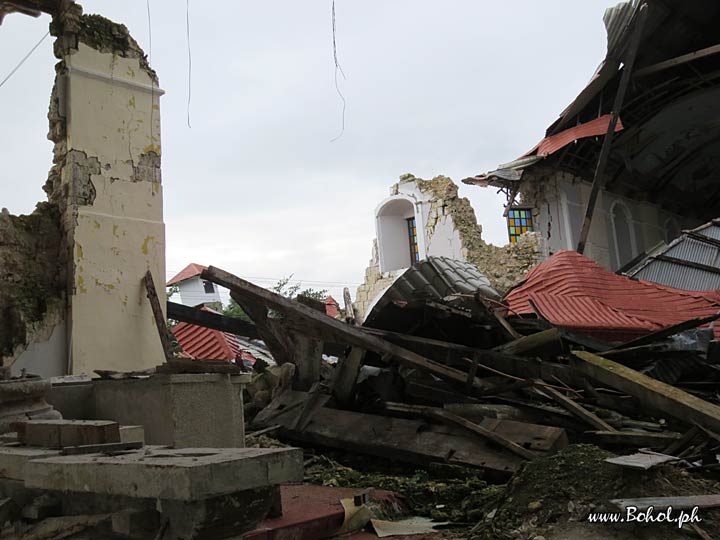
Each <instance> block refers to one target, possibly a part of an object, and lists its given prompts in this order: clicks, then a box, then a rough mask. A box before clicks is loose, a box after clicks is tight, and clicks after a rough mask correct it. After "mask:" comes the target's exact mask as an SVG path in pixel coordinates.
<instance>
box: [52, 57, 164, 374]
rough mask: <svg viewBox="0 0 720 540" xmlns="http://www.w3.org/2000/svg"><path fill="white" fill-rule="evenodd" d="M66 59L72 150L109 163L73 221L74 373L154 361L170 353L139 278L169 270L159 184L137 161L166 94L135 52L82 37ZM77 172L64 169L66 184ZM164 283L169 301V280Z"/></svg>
mask: <svg viewBox="0 0 720 540" xmlns="http://www.w3.org/2000/svg"><path fill="white" fill-rule="evenodd" d="M65 62H66V64H67V65H68V66H69V67H70V68H71V69H70V70H69V73H68V75H67V81H66V92H65V96H64V97H65V100H66V103H65V108H66V110H67V111H68V116H67V126H66V132H67V148H68V151H70V150H79V151H82V152H83V153H84V154H85V155H86V156H87V157H88V158H89V159H92V158H96V159H97V160H99V162H100V163H101V164H102V167H101V168H100V174H93V175H92V176H91V181H92V183H93V186H94V187H95V192H96V195H95V199H94V200H93V201H92V204H88V205H80V206H77V207H76V214H75V216H76V219H75V220H71V221H70V223H72V225H71V233H70V234H71V240H72V241H73V242H74V244H75V246H74V250H73V256H74V261H73V264H72V265H71V268H74V272H75V284H76V287H75V294H73V295H72V297H71V298H70V306H71V308H70V309H71V317H72V324H71V325H69V326H70V327H71V330H70V332H71V335H70V336H69V339H68V343H70V344H71V365H72V373H76V374H79V373H87V374H92V373H93V371H94V370H95V369H111V370H118V371H131V370H139V369H145V368H150V367H153V366H156V365H158V364H159V363H161V362H162V359H163V352H162V347H161V345H160V341H159V340H158V338H157V331H156V329H155V327H154V319H153V315H152V310H151V309H150V304H149V302H148V300H147V296H146V291H145V288H144V285H143V281H142V279H143V276H144V275H145V272H146V271H147V270H148V269H150V271H151V272H152V274H153V276H154V278H155V281H156V283H158V284H159V283H160V282H161V281H162V280H164V278H165V225H164V223H163V208H162V186H161V185H160V184H159V183H157V182H152V181H146V180H142V179H141V180H138V178H137V175H136V169H137V168H138V167H139V166H140V163H139V160H140V156H142V155H143V154H147V153H148V152H149V151H152V152H154V153H155V154H157V155H160V115H159V114H158V112H157V111H158V104H159V96H160V95H161V94H162V92H161V91H160V90H159V89H158V88H157V86H156V85H154V83H153V82H152V80H151V79H150V77H149V75H148V74H147V73H146V72H145V70H144V69H142V68H141V67H140V65H139V62H138V60H137V59H131V58H122V57H120V56H117V55H113V54H109V53H100V52H98V51H96V50H94V49H91V48H90V47H87V46H86V45H84V44H82V43H81V44H80V46H79V49H78V51H77V52H76V53H75V54H72V55H70V56H68V57H66V58H65ZM88 73H90V74H91V75H88ZM151 88H153V89H154V90H151ZM71 180H72V174H71V171H63V182H66V183H67V184H71ZM73 227H74V228H73ZM157 290H158V295H159V297H160V304H161V305H162V306H163V308H164V306H165V288H164V287H162V286H158V287H157Z"/></svg>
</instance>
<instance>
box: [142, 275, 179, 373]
mask: <svg viewBox="0 0 720 540" xmlns="http://www.w3.org/2000/svg"><path fill="white" fill-rule="evenodd" d="M143 281H144V283H145V289H146V290H147V297H148V300H150V308H151V309H152V314H153V318H154V319H155V326H156V327H157V331H158V334H159V336H160V343H161V344H162V348H163V352H164V353H165V360H167V359H168V358H172V356H173V347H172V344H171V342H170V336H169V333H170V332H169V331H168V328H167V324H166V323H165V316H164V315H163V312H162V307H161V305H160V299H159V298H158V294H157V290H156V289H155V282H154V281H153V277H152V273H151V272H150V270H148V271H147V273H146V274H145V277H144V278H143Z"/></svg>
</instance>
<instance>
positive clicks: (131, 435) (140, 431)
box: [120, 426, 145, 444]
mask: <svg viewBox="0 0 720 540" xmlns="http://www.w3.org/2000/svg"><path fill="white" fill-rule="evenodd" d="M120 442H123V443H131V442H141V443H143V444H144V443H145V428H143V427H142V426H120Z"/></svg>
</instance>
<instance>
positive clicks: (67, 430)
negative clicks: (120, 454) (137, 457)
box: [18, 420, 120, 448]
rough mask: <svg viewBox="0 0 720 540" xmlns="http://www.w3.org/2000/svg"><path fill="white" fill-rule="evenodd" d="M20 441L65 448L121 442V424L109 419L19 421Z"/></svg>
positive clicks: (29, 444) (33, 444)
mask: <svg viewBox="0 0 720 540" xmlns="http://www.w3.org/2000/svg"><path fill="white" fill-rule="evenodd" d="M18 437H19V439H20V442H21V443H23V444H26V445H28V446H42V447H45V448H62V447H63V446H82V445H88V444H105V443H118V442H120V427H119V426H118V424H117V422H111V421H107V420H30V421H28V422H23V423H21V424H18Z"/></svg>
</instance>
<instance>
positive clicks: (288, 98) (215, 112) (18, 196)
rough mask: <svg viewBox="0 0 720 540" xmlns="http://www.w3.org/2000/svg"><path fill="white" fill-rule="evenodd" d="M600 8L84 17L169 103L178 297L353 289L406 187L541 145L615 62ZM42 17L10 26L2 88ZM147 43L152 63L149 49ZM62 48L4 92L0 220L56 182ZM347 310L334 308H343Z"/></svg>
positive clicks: (215, 10) (477, 198) (427, 5)
mask: <svg viewBox="0 0 720 540" xmlns="http://www.w3.org/2000/svg"><path fill="white" fill-rule="evenodd" d="M614 3H615V2H612V3H611V2H610V1H609V0H583V1H578V0H545V1H543V2H539V1H537V0H505V1H503V2H497V1H492V2H491V1H488V0H480V1H478V0H472V1H471V0H463V1H461V0H449V1H445V2H440V1H435V2H429V1H419V0H364V1H357V0H356V1H351V0H336V21H337V22H336V24H337V52H338V60H339V62H340V64H341V66H342V69H343V70H344V73H345V75H346V76H347V78H346V79H345V80H343V79H342V77H340V82H339V84H340V89H341V91H342V93H343V94H344V96H345V99H346V102H347V109H346V112H345V130H344V133H343V134H342V136H341V137H340V138H339V139H338V140H336V141H334V142H332V141H331V140H332V139H333V138H335V137H337V136H338V135H339V133H340V131H341V125H342V114H341V113H342V103H341V101H340V98H339V97H338V95H337V93H336V90H335V86H334V82H333V76H334V63H333V57H332V24H331V6H332V2H331V0H322V1H321V0H306V1H297V0H294V1H287V0H284V1H282V0H280V1H275V2H247V1H230V0H225V1H216V2H212V3H207V2H200V1H198V0H190V13H189V15H190V47H191V52H192V74H191V77H190V84H191V87H192V98H191V102H190V121H191V125H192V128H188V126H187V101H188V79H189V77H188V51H187V38H186V23H185V21H186V10H185V2H182V1H179V0H174V1H171V0H150V14H151V16H150V22H151V24H150V31H149V28H148V14H147V4H146V1H145V0H125V1H122V2H107V1H104V2H103V1H100V0H86V1H85V2H83V5H84V7H85V12H86V13H101V14H102V15H104V16H106V17H108V18H111V19H113V20H115V21H117V22H122V23H124V24H126V25H127V26H128V28H129V29H130V31H131V33H132V35H133V36H134V37H135V39H136V40H137V41H138V42H139V43H140V45H141V46H142V47H143V48H144V49H145V51H146V52H148V53H149V54H150V55H151V61H152V65H153V67H154V68H155V69H156V71H157V72H158V75H159V77H160V86H161V87H162V88H163V89H164V90H165V91H166V94H165V96H164V97H163V98H162V100H161V115H162V130H163V131H162V149H163V155H162V167H163V184H164V195H165V199H164V201H165V223H166V234H167V269H168V277H171V276H172V275H173V274H174V273H176V272H177V271H179V270H180V269H181V268H183V267H184V266H185V265H186V264H187V263H190V262H197V263H201V264H213V265H215V266H219V267H221V268H224V269H226V270H229V271H231V272H233V273H236V274H238V275H240V276H243V277H249V278H252V279H253V281H256V282H258V283H260V284H263V285H268V284H271V283H273V282H274V281H275V280H276V279H277V278H280V277H282V276H286V275H289V274H294V275H295V277H296V278H300V279H301V280H303V282H304V284H305V285H307V286H313V287H316V288H329V289H331V292H332V293H333V294H334V295H336V294H338V293H339V291H341V288H342V285H343V284H344V285H349V286H350V287H351V290H352V291H353V295H354V288H355V287H356V286H357V285H358V284H360V282H361V281H362V279H363V274H364V270H365V267H366V266H367V263H368V260H369V258H370V248H371V242H372V239H373V238H374V236H375V231H374V221H373V210H374V208H375V206H376V205H377V204H378V203H379V202H380V201H381V200H382V199H383V198H385V197H386V196H387V195H388V189H389V186H391V185H392V184H393V183H395V182H396V181H397V178H398V176H399V175H400V174H403V173H406V172H412V173H413V174H415V175H416V176H419V177H422V178H431V177H433V176H435V175H438V174H445V175H448V176H450V177H451V178H453V180H455V181H456V183H458V184H460V180H461V179H462V178H465V177H467V176H470V175H473V174H476V173H479V172H485V171H488V170H492V169H494V168H495V167H496V166H497V165H498V164H500V163H503V162H507V161H510V160H512V159H514V158H516V157H518V156H520V155H521V154H523V153H524V152H526V151H527V150H529V149H530V148H531V147H532V146H534V145H535V143H536V142H538V141H539V140H540V139H541V138H542V137H543V133H544V130H545V129H546V128H547V127H548V126H549V125H550V124H551V123H552V121H553V120H554V119H555V118H557V116H558V114H559V113H560V112H561V111H562V110H563V109H564V108H565V106H566V105H568V104H569V102H570V101H571V100H572V99H573V98H574V97H575V96H576V95H577V93H578V92H579V90H581V89H582V87H583V86H584V85H585V84H586V83H587V81H588V80H589V78H590V76H591V75H592V73H593V71H594V69H595V68H596V66H597V65H598V64H599V63H600V61H601V60H602V58H603V57H604V54H605V43H606V38H605V29H604V26H603V22H602V15H603V12H604V9H605V8H606V7H609V6H610V5H611V4H614ZM48 22H49V17H48V16H46V15H45V16H43V17H41V18H40V19H33V18H30V17H26V16H21V15H17V14H14V15H10V16H8V17H6V19H5V22H4V23H3V24H2V26H0V80H2V79H3V78H4V77H5V75H7V73H8V72H9V71H10V70H11V69H12V68H13V67H14V66H15V65H16V64H17V63H18V61H19V60H20V59H21V58H22V57H23V56H24V55H25V54H26V53H27V52H28V51H29V50H30V49H31V48H32V46H33V45H35V43H37V41H38V40H39V39H40V38H41V37H42V35H43V34H44V33H45V32H46V31H47V25H48ZM150 41H152V47H150ZM54 63H55V59H54V57H53V55H52V38H47V39H46V40H45V41H44V42H43V43H42V45H41V46H40V47H39V48H38V49H37V50H36V51H35V53H34V54H33V55H32V56H31V57H30V59H29V60H28V61H27V62H26V63H25V64H24V65H23V66H22V68H21V69H20V70H19V71H18V72H17V73H16V74H15V75H14V76H13V77H12V78H11V79H10V80H9V81H8V82H7V83H6V84H5V85H4V86H3V87H2V88H0V103H2V111H1V113H2V114H1V115H0V118H1V120H0V122H2V129H0V163H1V164H2V172H1V173H0V174H1V175H2V178H3V181H2V198H1V199H0V206H3V207H7V208H8V209H9V210H10V211H11V212H12V213H28V212H31V211H32V209H33V208H34V205H35V203H36V202H37V201H39V200H44V198H45V195H44V193H43V191H42V189H41V188H42V185H43V183H44V182H45V179H46V177H47V172H48V170H49V168H50V164H51V157H52V156H51V149H52V146H51V144H50V143H49V142H48V141H47V139H46V133H47V118H46V114H47V106H48V100H49V95H50V90H51V87H52V83H53V78H54V69H53V65H54ZM460 193H461V195H463V196H466V197H468V198H469V199H470V201H471V202H472V205H473V207H474V208H475V212H476V214H477V217H478V221H479V222H480V223H481V225H482V226H483V236H484V238H485V240H487V241H489V242H491V243H493V244H497V245H502V244H505V243H507V233H506V230H505V226H504V221H503V218H502V202H503V201H502V199H501V198H500V197H499V196H497V195H495V193H494V190H490V189H482V188H478V187H472V186H465V185H461V187H460ZM336 297H337V296H336Z"/></svg>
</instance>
